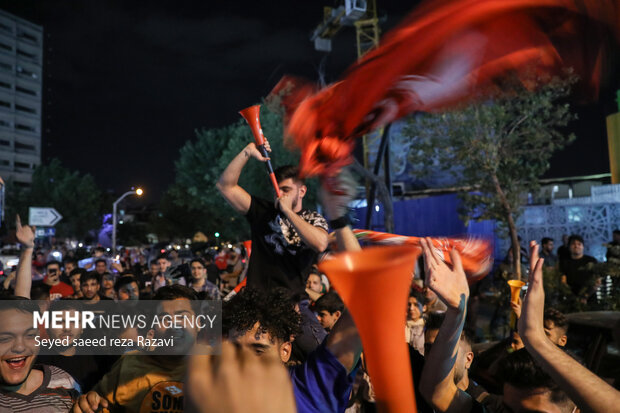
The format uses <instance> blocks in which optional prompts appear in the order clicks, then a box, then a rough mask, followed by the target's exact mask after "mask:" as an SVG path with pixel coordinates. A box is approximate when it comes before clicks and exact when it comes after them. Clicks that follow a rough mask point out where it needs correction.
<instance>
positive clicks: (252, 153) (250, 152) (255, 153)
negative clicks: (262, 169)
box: [244, 138, 271, 162]
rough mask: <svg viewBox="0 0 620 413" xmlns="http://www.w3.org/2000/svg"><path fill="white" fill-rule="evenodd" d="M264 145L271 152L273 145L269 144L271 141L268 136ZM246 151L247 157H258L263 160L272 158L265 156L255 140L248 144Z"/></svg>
mask: <svg viewBox="0 0 620 413" xmlns="http://www.w3.org/2000/svg"><path fill="white" fill-rule="evenodd" d="M264 145H265V149H266V150H267V152H271V146H270V145H269V141H268V140H267V139H266V138H265V144H264ZM244 153H245V155H246V156H247V157H252V158H256V159H258V160H259V161H261V162H267V161H268V160H269V159H270V158H265V157H264V156H263V154H262V153H261V152H260V151H259V150H258V147H257V146H256V144H255V143H254V142H252V143H249V144H248V146H246V147H245V149H244Z"/></svg>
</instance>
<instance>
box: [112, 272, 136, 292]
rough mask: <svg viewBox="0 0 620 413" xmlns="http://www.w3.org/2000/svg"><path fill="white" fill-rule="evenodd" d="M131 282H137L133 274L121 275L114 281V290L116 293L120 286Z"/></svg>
mask: <svg viewBox="0 0 620 413" xmlns="http://www.w3.org/2000/svg"><path fill="white" fill-rule="evenodd" d="M133 282H135V283H136V284H137V283H138V280H136V277H134V276H133V275H123V276H122V277H120V278H119V279H118V280H116V282H115V283H114V291H116V292H117V293H118V292H119V291H120V289H121V288H123V287H124V286H126V285H128V284H131V283H133Z"/></svg>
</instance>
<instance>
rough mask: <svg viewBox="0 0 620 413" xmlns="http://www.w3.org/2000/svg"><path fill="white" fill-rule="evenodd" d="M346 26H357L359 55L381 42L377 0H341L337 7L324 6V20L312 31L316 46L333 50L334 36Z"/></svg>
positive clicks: (318, 48)
mask: <svg viewBox="0 0 620 413" xmlns="http://www.w3.org/2000/svg"><path fill="white" fill-rule="evenodd" d="M345 26H352V27H355V35H356V40H357V57H358V59H359V58H360V57H362V56H363V55H364V54H366V52H368V51H369V50H371V49H373V48H374V47H377V45H378V44H379V34H380V31H379V18H378V17H377V2H376V0H341V3H340V5H338V6H337V7H324V8H323V21H322V22H321V23H320V24H319V25H318V26H317V28H316V29H315V30H314V32H312V36H310V40H312V41H313V42H314V48H315V49H316V50H319V51H322V52H331V50H332V43H331V42H332V38H333V37H334V36H336V34H338V32H339V31H340V29H342V28H343V27H345Z"/></svg>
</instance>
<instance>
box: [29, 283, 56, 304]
mask: <svg viewBox="0 0 620 413" xmlns="http://www.w3.org/2000/svg"><path fill="white" fill-rule="evenodd" d="M51 289H52V287H50V286H49V285H47V284H43V283H42V282H38V283H36V284H35V283H33V284H32V287H31V288H30V298H31V299H32V300H41V301H45V300H49V298H50V290H51Z"/></svg>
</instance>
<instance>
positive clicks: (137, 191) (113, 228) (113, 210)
mask: <svg viewBox="0 0 620 413" xmlns="http://www.w3.org/2000/svg"><path fill="white" fill-rule="evenodd" d="M143 193H144V191H143V190H142V188H138V189H135V190H132V191H127V192H125V193H124V194H123V195H121V196H120V198H118V199H117V200H116V201H114V204H112V253H113V254H114V253H116V207H117V206H118V203H119V202H121V201H122V200H123V199H125V198H126V197H128V196H129V195H137V196H142V194H143Z"/></svg>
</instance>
